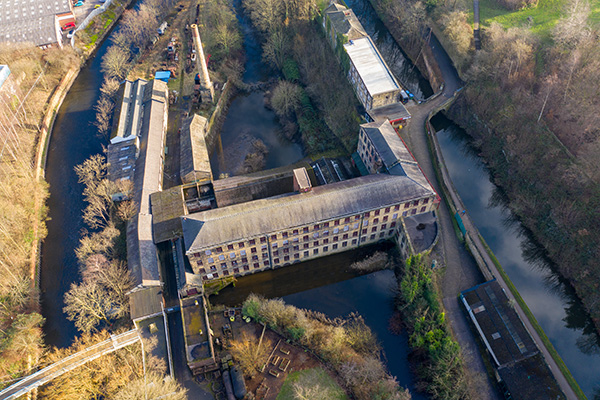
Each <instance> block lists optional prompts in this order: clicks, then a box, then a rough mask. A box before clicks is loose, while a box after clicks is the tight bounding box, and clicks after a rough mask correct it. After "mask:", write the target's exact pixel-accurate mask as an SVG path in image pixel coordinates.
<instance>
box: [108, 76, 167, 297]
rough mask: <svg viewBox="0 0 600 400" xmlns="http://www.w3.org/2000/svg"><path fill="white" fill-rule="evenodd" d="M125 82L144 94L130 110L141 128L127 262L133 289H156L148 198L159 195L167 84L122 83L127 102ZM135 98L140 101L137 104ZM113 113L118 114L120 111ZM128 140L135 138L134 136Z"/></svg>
mask: <svg viewBox="0 0 600 400" xmlns="http://www.w3.org/2000/svg"><path fill="white" fill-rule="evenodd" d="M144 82H145V81H144ZM128 83H129V85H131V86H130V88H134V87H138V86H139V87H142V86H143V94H142V93H139V94H137V95H136V100H135V105H136V107H135V108H139V110H131V111H130V112H134V114H135V113H138V111H139V113H140V114H141V117H140V119H141V125H140V132H139V148H137V151H138V158H137V160H136V162H135V171H134V172H133V200H134V202H135V204H136V205H137V206H138V212H139V214H138V215H137V216H136V217H135V218H133V219H131V220H130V221H129V223H128V225H127V263H128V265H129V268H130V270H131V272H132V276H133V278H134V283H135V285H136V286H139V285H142V286H156V285H160V274H159V271H158V260H157V253H156V246H155V245H154V241H153V238H152V213H151V209H150V195H151V194H152V193H154V192H158V191H159V190H160V189H161V186H162V174H161V164H162V155H163V151H164V138H165V132H166V126H167V109H168V102H167V99H168V90H167V84H166V83H165V82H163V81H159V80H153V81H150V82H147V83H146V84H145V85H141V86H140V85H139V84H140V82H139V81H138V82H136V83H137V85H133V84H132V82H125V83H124V84H123V85H122V87H121V90H122V91H123V94H124V96H125V97H124V99H125V100H127V99H129V97H127V95H126V93H127V86H128ZM142 83H143V82H142ZM138 99H140V100H141V101H139V102H138ZM115 112H118V113H120V112H121V111H120V110H117V111H115ZM136 118H137V117H136ZM131 137H132V138H135V137H136V136H131ZM136 140H137V139H136ZM134 142H135V141H134V140H130V142H127V143H118V144H116V145H110V146H109V159H113V160H114V159H115V158H116V157H117V156H115V155H114V153H115V151H116V150H117V149H119V148H123V147H127V146H128V143H134ZM120 146H121V147H120ZM111 150H112V152H111ZM119 151H121V150H119ZM127 151H129V149H128V150H127ZM125 161H128V160H123V162H125ZM115 168H117V167H113V166H112V165H111V166H109V171H110V170H111V169H115ZM117 176H118V175H117ZM115 178H116V176H115V177H113V176H111V179H115Z"/></svg>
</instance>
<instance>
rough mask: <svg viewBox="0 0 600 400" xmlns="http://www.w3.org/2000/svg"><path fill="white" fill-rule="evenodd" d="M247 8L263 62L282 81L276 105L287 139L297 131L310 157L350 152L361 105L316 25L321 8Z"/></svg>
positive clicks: (261, 4)
mask: <svg viewBox="0 0 600 400" xmlns="http://www.w3.org/2000/svg"><path fill="white" fill-rule="evenodd" d="M243 5H244V8H245V10H246V12H247V13H248V14H249V15H250V18H251V20H252V22H253V24H254V26H255V27H256V28H257V29H258V31H259V32H260V33H261V35H262V36H263V38H264V43H263V52H264V58H265V61H267V62H268V63H269V64H270V65H271V66H272V67H273V68H274V69H275V70H277V71H278V72H280V74H281V76H282V77H283V81H282V82H280V84H279V85H278V86H277V87H276V88H275V90H274V94H273V96H274V99H273V101H274V103H273V106H274V108H275V110H276V112H277V114H278V116H279V117H280V119H281V121H282V125H283V126H284V130H285V131H286V133H287V134H288V136H290V133H291V134H292V135H293V134H295V133H296V132H299V134H300V137H301V140H302V143H303V144H304V146H305V148H306V152H307V153H308V154H309V155H310V154H316V153H324V152H327V151H330V150H333V149H342V151H343V152H352V151H353V150H354V148H355V147H356V140H357V135H358V124H359V122H360V117H359V116H358V113H357V112H356V107H357V101H356V98H355V97H354V93H353V92H352V88H351V87H350V84H349V83H348V81H347V79H346V77H345V74H344V72H343V70H342V68H341V66H340V63H339V62H338V60H337V59H336V57H335V54H334V52H333V50H332V49H331V47H330V46H329V44H328V42H327V40H326V38H325V35H324V33H323V30H322V28H321V26H320V25H319V23H318V12H319V10H320V9H322V8H323V4H321V3H318V2H317V1H315V0H301V1H298V2H295V3H289V2H285V1H283V0H244V1H243ZM316 66H318V67H316Z"/></svg>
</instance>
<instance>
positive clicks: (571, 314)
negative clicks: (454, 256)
mask: <svg viewBox="0 0 600 400" xmlns="http://www.w3.org/2000/svg"><path fill="white" fill-rule="evenodd" d="M432 123H433V126H434V128H435V129H436V131H437V137H438V141H439V143H440V147H441V149H442V154H443V156H444V161H445V162H446V166H447V168H448V172H449V173H450V176H451V178H452V182H453V183H454V186H455V188H456V190H457V191H458V193H459V194H460V197H461V198H462V200H463V203H464V204H465V207H466V210H467V212H468V213H469V214H470V215H471V218H472V219H473V221H474V223H475V225H476V226H477V227H478V228H479V231H480V232H481V235H482V236H483V238H484V239H485V241H486V242H487V243H488V245H489V246H490V248H491V249H492V251H493V252H494V254H495V255H496V257H497V258H498V260H499V261H500V264H501V265H502V267H503V268H504V270H505V271H506V273H507V274H508V276H509V277H510V279H511V280H512V282H513V283H514V284H515V286H516V287H517V289H518V291H519V293H520V294H521V296H522V297H523V299H524V300H525V302H526V303H527V305H528V307H529V308H530V309H531V311H532V312H533V314H534V315H535V317H536V319H537V320H538V322H539V323H540V325H541V326H542V328H543V329H544V332H545V333H546V335H547V336H548V338H549V339H550V341H551V342H552V344H553V345H554V347H555V348H556V350H557V351H558V353H559V354H560V356H561V357H562V359H563V360H564V362H565V364H566V365H567V367H568V368H569V370H570V371H571V373H572V374H573V376H574V377H575V379H576V380H577V382H578V383H579V385H580V386H581V388H582V390H583V391H584V392H585V393H586V395H587V396H588V398H590V399H591V398H594V390H598V389H599V388H600V347H599V344H600V341H599V340H598V337H597V336H596V334H595V333H594V328H593V325H592V322H591V320H590V319H589V317H588V315H587V314H586V313H585V311H584V309H583V307H582V305H581V302H580V301H579V300H578V299H577V297H576V296H575V294H574V293H573V290H572V288H571V287H570V286H568V285H566V284H565V283H564V282H563V281H562V280H561V279H560V278H559V277H558V275H557V274H556V273H555V272H554V271H553V266H552V265H551V263H550V262H549V261H548V260H546V259H544V257H543V250H542V249H541V248H540V246H539V245H537V244H536V243H535V242H534V241H533V240H531V238H530V235H529V234H528V232H526V231H525V230H524V229H523V227H522V225H521V224H520V222H519V221H518V220H517V219H516V218H515V217H514V215H513V214H512V213H511V211H510V210H509V209H508V208H507V207H506V203H505V201H504V199H503V197H502V195H501V193H499V192H498V189H497V188H496V186H495V185H494V184H493V183H492V182H491V181H490V174H489V171H488V170H487V169H486V167H485V165H484V164H483V163H482V161H481V159H480V158H479V157H478V155H477V153H476V151H475V149H474V148H473V147H472V146H471V144H470V141H469V136H468V135H467V134H466V133H465V132H464V131H463V130H462V129H460V128H459V127H457V126H456V125H454V124H453V123H452V122H451V121H450V120H448V119H447V118H445V117H444V116H443V115H442V114H438V115H437V116H436V117H434V119H433V120H432ZM597 393H599V394H600V391H599V392H597Z"/></svg>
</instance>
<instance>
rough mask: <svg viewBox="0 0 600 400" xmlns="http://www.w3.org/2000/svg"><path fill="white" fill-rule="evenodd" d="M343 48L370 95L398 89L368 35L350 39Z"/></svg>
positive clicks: (396, 83) (394, 79) (398, 86)
mask: <svg viewBox="0 0 600 400" xmlns="http://www.w3.org/2000/svg"><path fill="white" fill-rule="evenodd" d="M344 49H346V53H348V56H349V57H350V60H352V64H354V66H355V67H356V70H357V71H358V74H359V75H360V76H361V78H362V80H363V82H364V83H365V86H366V87H367V90H368V91H369V93H370V94H371V96H374V95H376V94H380V93H386V92H390V91H393V90H399V89H400V85H399V84H398V82H396V78H394V76H393V75H392V73H391V71H390V69H389V68H388V66H387V64H386V63H385V61H384V60H383V57H381V54H379V51H378V50H377V47H376V46H375V44H374V43H373V41H372V40H371V38H370V37H368V36H365V37H362V38H359V39H355V40H352V41H350V42H348V43H346V44H345V45H344Z"/></svg>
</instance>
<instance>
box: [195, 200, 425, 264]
mask: <svg viewBox="0 0 600 400" xmlns="http://www.w3.org/2000/svg"><path fill="white" fill-rule="evenodd" d="M419 203H421V204H423V205H425V204H427V203H429V198H424V199H423V200H422V201H420V200H414V201H409V202H406V203H404V205H403V206H402V205H400V204H397V205H395V206H390V207H385V208H382V209H378V210H374V211H367V212H365V213H363V214H362V216H363V217H364V218H365V220H364V221H363V226H368V225H369V223H372V224H379V223H386V222H388V220H389V219H390V217H391V219H393V220H395V219H397V218H398V213H393V214H392V215H382V214H389V213H392V212H393V211H398V210H400V209H403V210H407V209H409V208H410V207H416V206H418V205H419ZM425 209H426V207H421V210H420V212H425ZM416 213H417V209H413V210H410V215H414V214H416ZM402 215H403V216H404V217H406V216H408V215H409V211H403V213H402ZM371 216H374V217H376V218H373V220H372V222H371V221H370V220H367V219H366V218H370V217H371ZM379 216H381V218H377V217H379ZM360 219H361V214H359V215H354V216H352V217H345V218H341V219H336V220H334V221H329V222H324V223H320V224H314V225H312V226H305V227H303V228H297V229H293V230H291V231H286V232H281V233H278V234H277V233H273V234H271V235H270V237H269V239H270V241H271V242H275V241H277V240H279V239H283V243H282V245H284V246H285V245H288V244H289V241H288V238H291V240H292V242H299V238H298V236H299V235H300V234H301V233H302V234H304V235H303V241H305V242H306V241H308V240H312V239H316V238H318V237H321V236H328V235H329V234H331V233H333V234H338V233H340V232H341V231H343V232H348V231H349V230H350V229H358V227H359V223H358V221H359V220H360ZM352 221H355V222H354V223H353V224H351V225H343V226H342V224H350V223H351V222H352ZM392 226H395V223H393V225H392ZM330 228H333V229H330ZM383 229H385V228H383ZM311 232H312V235H310V237H309V235H305V234H306V233H311ZM257 242H258V243H260V244H261V246H260V247H261V250H263V251H266V249H267V236H262V237H260V238H258V239H250V240H248V241H247V242H244V241H240V242H238V243H230V244H228V245H226V246H218V247H215V248H214V249H212V250H205V251H204V254H202V253H193V256H194V257H195V258H201V257H202V256H203V255H205V256H207V257H208V260H207V261H208V263H211V262H213V261H214V259H215V258H217V259H219V260H220V261H223V260H225V259H227V258H230V259H234V258H236V253H235V251H236V250H239V254H240V256H245V255H246V246H256V244H257ZM278 245H279V244H278V243H271V246H272V248H277V247H278ZM250 251H251V252H252V253H256V252H257V249H256V247H251V250H250ZM227 252H229V254H227ZM213 254H215V256H213ZM211 260H213V261H211Z"/></svg>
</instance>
